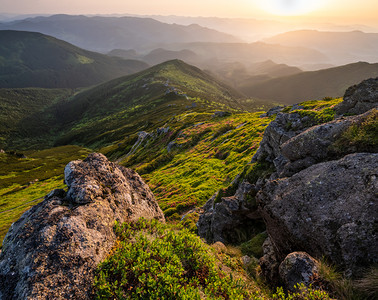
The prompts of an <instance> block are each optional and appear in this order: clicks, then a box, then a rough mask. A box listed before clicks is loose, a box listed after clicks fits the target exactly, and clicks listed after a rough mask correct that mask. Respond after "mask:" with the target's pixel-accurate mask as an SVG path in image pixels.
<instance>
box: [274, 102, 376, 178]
mask: <svg viewBox="0 0 378 300" xmlns="http://www.w3.org/2000/svg"><path fill="white" fill-rule="evenodd" d="M374 115H376V111H375V110H374V109H373V110H370V111H368V112H366V113H364V114H362V115H358V116H353V117H346V118H342V119H337V120H335V121H332V122H328V123H325V124H322V125H318V126H313V127H311V128H309V129H307V130H305V131H304V132H302V133H300V134H298V135H296V136H295V137H293V138H291V139H290V140H288V141H287V142H285V143H283V144H282V145H281V146H280V154H279V156H278V158H277V159H276V160H279V161H281V162H282V163H281V164H276V170H277V173H278V177H287V176H292V175H293V174H295V173H297V172H299V171H301V170H303V169H305V168H308V167H310V166H312V165H314V164H316V163H319V162H323V161H327V160H332V159H337V158H340V157H343V156H345V155H346V154H350V153H353V152H355V149H353V148H348V147H345V148H343V149H337V151H336V149H335V148H334V147H333V145H334V144H335V143H336V141H337V140H338V139H340V138H341V136H342V135H343V134H344V133H345V132H346V131H347V130H348V129H349V128H350V127H351V126H354V125H360V124H361V123H363V121H364V120H366V119H368V118H369V117H371V116H374Z"/></svg>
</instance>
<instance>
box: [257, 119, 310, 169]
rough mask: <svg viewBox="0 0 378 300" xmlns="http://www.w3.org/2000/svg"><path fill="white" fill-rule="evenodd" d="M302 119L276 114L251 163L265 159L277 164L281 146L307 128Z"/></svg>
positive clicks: (307, 125) (306, 123)
mask: <svg viewBox="0 0 378 300" xmlns="http://www.w3.org/2000/svg"><path fill="white" fill-rule="evenodd" d="M304 118H306V116H304V117H301V115H299V114H298V113H291V114H288V113H278V114H277V117H276V119H275V120H274V121H273V122H271V123H270V124H269V125H268V127H267V128H266V129H265V132H264V136H263V139H262V141H261V143H260V146H259V149H257V151H256V153H255V155H254V156H253V158H252V162H256V161H258V160H261V159H266V160H268V161H271V162H274V163H275V164H277V162H278V161H279V160H278V157H280V155H281V145H282V144H283V143H285V142H287V141H288V140H289V139H291V138H292V137H294V136H296V135H298V134H299V133H301V132H303V131H304V130H305V129H306V128H308V127H309V124H308V122H307V121H306V120H305V121H306V122H303V119H304ZM274 160H276V161H274Z"/></svg>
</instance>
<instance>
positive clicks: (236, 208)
mask: <svg viewBox="0 0 378 300" xmlns="http://www.w3.org/2000/svg"><path fill="white" fill-rule="evenodd" d="M255 194H256V190H255V186H254V185H252V184H250V183H248V182H246V181H244V182H242V183H241V184H240V185H239V187H238V189H237V191H236V193H235V195H234V196H230V197H217V195H216V194H215V195H214V196H213V197H211V198H210V199H209V201H208V202H207V203H206V204H205V205H204V207H203V212H202V214H201V215H200V217H199V220H198V223H197V228H198V234H199V236H200V237H202V238H204V239H205V240H206V241H207V242H208V243H214V242H218V241H219V242H222V243H240V242H244V241H247V240H248V239H250V238H251V237H252V236H253V235H255V234H256V233H258V232H259V231H262V230H263V228H264V226H263V223H262V219H261V217H260V215H259V214H258V212H257V205H256V202H255V201H254V197H252V195H255ZM217 198H218V199H219V201H216V200H217Z"/></svg>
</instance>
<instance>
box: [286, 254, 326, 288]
mask: <svg viewBox="0 0 378 300" xmlns="http://www.w3.org/2000/svg"><path fill="white" fill-rule="evenodd" d="M318 272H319V263H318V261H317V260H315V259H314V258H313V257H311V256H310V255H309V254H307V253H306V252H293V253H290V254H289V255H287V256H286V258H285V259H284V260H283V262H282V263H281V264H280V266H279V274H280V277H281V279H282V281H283V282H284V284H285V287H286V288H287V289H288V290H290V291H295V287H294V286H295V285H296V284H298V283H299V284H300V283H303V284H304V285H305V286H307V287H308V286H309V285H310V283H312V281H313V280H314V279H315V278H317V277H318Z"/></svg>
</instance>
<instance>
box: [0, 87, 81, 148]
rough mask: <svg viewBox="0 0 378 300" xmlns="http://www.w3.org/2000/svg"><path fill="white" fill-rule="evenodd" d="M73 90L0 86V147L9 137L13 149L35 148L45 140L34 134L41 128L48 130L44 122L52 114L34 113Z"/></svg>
mask: <svg viewBox="0 0 378 300" xmlns="http://www.w3.org/2000/svg"><path fill="white" fill-rule="evenodd" d="M73 94H74V91H73V90H70V89H41V88H24V89H5V88H3V89H0V111H1V114H0V149H5V148H7V145H8V142H9V141H12V146H13V147H12V148H13V149H20V147H22V146H23V147H24V148H25V147H27V148H38V145H39V144H40V143H42V144H43V143H45V140H40V139H36V138H35V136H36V135H39V134H40V133H41V131H42V132H46V131H47V132H49V130H50V129H51V128H49V127H48V123H46V122H47V121H48V120H49V118H51V117H52V116H51V115H45V118H43V119H41V118H39V117H36V115H40V114H42V113H43V112H44V111H46V109H47V108H48V107H50V106H53V105H54V104H56V103H58V102H60V101H62V100H63V99H65V98H67V97H69V96H71V95H73ZM50 121H52V120H51V119H50ZM30 137H33V138H30Z"/></svg>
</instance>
